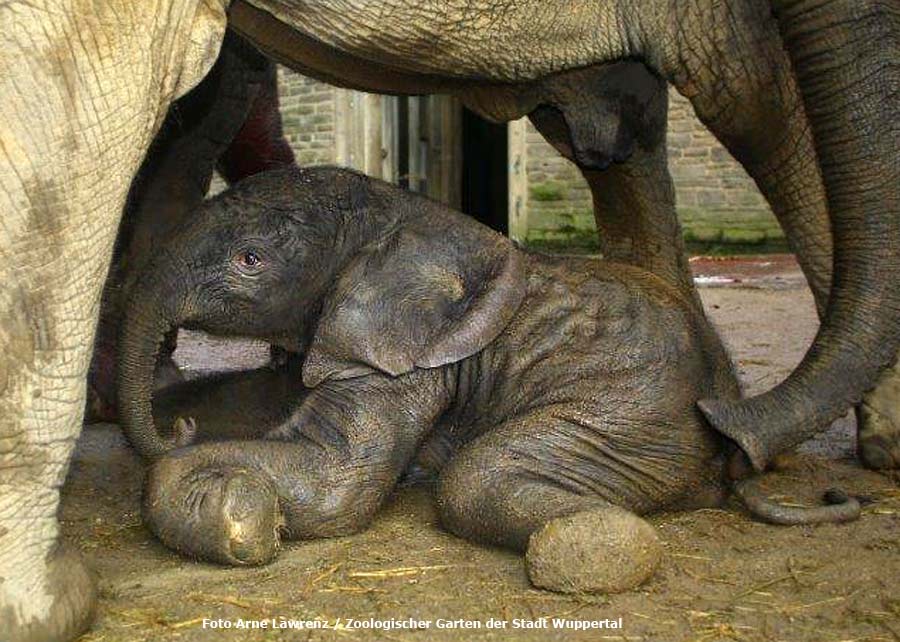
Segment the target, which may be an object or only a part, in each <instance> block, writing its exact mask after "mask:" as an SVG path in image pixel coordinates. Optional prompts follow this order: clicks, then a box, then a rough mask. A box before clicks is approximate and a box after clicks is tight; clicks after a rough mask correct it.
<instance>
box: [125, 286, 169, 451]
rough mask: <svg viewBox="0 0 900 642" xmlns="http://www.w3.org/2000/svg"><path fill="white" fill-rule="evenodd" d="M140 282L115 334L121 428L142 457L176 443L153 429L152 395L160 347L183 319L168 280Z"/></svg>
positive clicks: (166, 449) (164, 449) (167, 448)
mask: <svg viewBox="0 0 900 642" xmlns="http://www.w3.org/2000/svg"><path fill="white" fill-rule="evenodd" d="M149 274H152V271H151V272H148V275H149ZM142 281H144V282H143V283H139V284H138V286H137V287H135V288H134V289H133V295H132V297H131V300H130V301H129V302H128V305H127V308H126V313H125V320H124V324H123V326H122V328H121V331H120V335H119V349H118V359H119V363H118V395H119V400H118V401H119V412H120V417H121V422H122V428H123V429H124V431H125V434H126V436H127V437H128V440H129V441H130V442H131V445H132V446H133V447H134V449H135V450H137V451H138V453H139V454H140V455H141V456H142V457H145V458H148V459H155V458H156V457H159V456H160V455H162V454H163V453H165V452H167V451H169V450H171V449H172V448H174V447H175V443H174V441H172V440H171V439H166V438H163V437H162V436H161V435H160V434H159V432H158V431H157V430H156V427H155V425H154V422H153V411H152V406H151V400H152V399H151V396H152V394H153V383H154V373H155V369H156V361H157V358H158V356H159V351H160V346H161V345H162V343H163V339H164V338H165V336H166V334H167V333H168V332H169V331H170V330H171V329H172V328H173V327H177V325H178V324H179V323H180V322H181V321H182V320H183V319H184V316H185V305H184V300H185V297H184V294H183V291H182V292H179V289H178V287H177V286H172V285H171V281H169V282H168V284H167V283H165V282H160V281H158V280H154V282H152V283H149V284H148V283H147V281H148V279H142Z"/></svg>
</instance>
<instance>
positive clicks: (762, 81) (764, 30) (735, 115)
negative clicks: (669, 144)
mask: <svg viewBox="0 0 900 642" xmlns="http://www.w3.org/2000/svg"><path fill="white" fill-rule="evenodd" d="M709 11H711V12H712V11H716V9H713V8H710V9H709ZM710 20H711V21H714V20H713V16H712V14H711V15H710ZM741 24H742V27H743V28H745V29H748V30H752V31H753V37H752V38H734V39H730V40H728V41H727V42H728V43H730V44H729V45H728V46H729V47H735V46H739V47H743V48H742V49H734V50H728V52H727V55H726V56H724V57H725V58H727V59H730V60H741V61H744V65H748V66H745V67H741V68H739V69H735V70H732V72H731V73H729V71H728V70H722V69H721V68H720V69H719V71H718V73H715V72H714V67H713V65H712V63H711V62H710V61H707V64H708V67H706V68H703V69H699V70H697V71H696V72H695V73H694V74H693V77H692V84H691V85H689V86H688V87H681V89H683V90H685V91H686V93H687V90H689V91H690V93H691V94H693V96H692V103H693V105H694V108H695V110H696V111H697V115H698V116H699V117H700V119H701V120H702V121H703V122H704V124H705V125H706V126H707V127H709V129H710V131H712V132H713V134H715V136H716V137H717V138H718V139H719V140H720V141H721V142H722V143H723V144H724V145H725V146H726V147H727V148H728V150H729V151H730V152H731V154H732V155H733V156H734V157H735V159H737V160H738V161H739V162H740V163H741V164H742V165H743V166H744V168H745V169H746V170H747V172H748V173H749V174H750V176H751V177H752V178H753V179H754V181H755V182H756V184H757V185H758V186H759V188H760V191H761V192H762V194H763V195H764V196H765V198H766V200H767V201H768V203H769V205H770V206H771V208H772V211H773V212H774V214H775V216H776V217H777V219H778V221H779V223H780V224H781V226H782V228H783V229H784V232H785V235H786V237H787V240H788V243H789V245H790V247H791V249H792V250H793V251H794V253H795V254H796V256H797V260H798V262H799V264H800V267H801V268H802V270H803V273H804V275H805V276H806V279H807V281H808V283H809V286H810V289H811V290H812V293H813V296H814V298H815V302H816V308H817V310H818V312H819V316H820V317H821V316H823V315H824V313H825V310H826V306H827V305H828V296H829V291H830V288H831V278H832V259H833V254H832V252H833V239H832V232H831V222H830V221H829V217H828V204H827V199H826V195H825V189H824V186H823V182H822V176H821V173H820V171H819V163H818V159H817V156H816V152H815V148H814V146H813V139H812V135H811V133H810V128H809V123H808V121H807V118H806V113H805V110H804V106H803V103H802V100H801V97H800V93H799V91H798V88H797V85H796V81H795V78H794V75H793V73H792V71H791V63H790V60H789V59H788V56H787V53H786V52H785V50H784V48H783V46H782V43H781V40H780V37H779V34H778V30H777V26H776V25H775V24H774V22H773V21H772V20H771V18H766V19H756V18H755V17H754V16H749V17H748V18H746V19H744V20H743V21H742V23H741ZM751 43H752V44H751ZM721 46H724V45H721V44H719V47H721ZM703 50H704V51H706V50H710V51H713V50H716V48H715V47H713V46H712V45H711V44H710V45H709V47H708V48H706V49H703ZM685 60H688V61H690V60H694V61H695V62H696V61H697V60H700V59H694V58H691V57H689V56H687V55H686V56H685ZM676 80H677V77H676ZM676 84H677V83H676ZM723 87H724V88H726V89H727V91H722V88H723ZM735 97H736V99H735ZM857 418H858V425H859V430H858V436H859V439H858V445H859V453H860V457H861V459H862V461H863V463H864V464H866V465H867V466H869V467H872V468H891V467H897V466H900V372H898V371H897V369H896V366H894V368H892V369H888V370H886V371H884V372H883V373H882V375H881V377H880V379H879V384H878V386H877V387H876V388H875V389H874V390H873V391H871V392H869V393H868V394H867V395H866V396H865V397H864V399H863V402H862V404H861V405H860V406H858V408H857Z"/></svg>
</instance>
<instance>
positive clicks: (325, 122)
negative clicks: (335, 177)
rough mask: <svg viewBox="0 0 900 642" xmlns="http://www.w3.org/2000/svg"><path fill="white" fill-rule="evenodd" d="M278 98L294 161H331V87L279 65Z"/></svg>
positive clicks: (307, 162) (332, 146) (332, 139)
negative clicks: (295, 159) (295, 158)
mask: <svg viewBox="0 0 900 642" xmlns="http://www.w3.org/2000/svg"><path fill="white" fill-rule="evenodd" d="M278 88H279V100H280V101H281V117H282V120H283V122H284V132H285V135H286V136H287V139H288V142H289V143H290V144H291V148H292V149H293V150H294V154H295V155H296V156H297V163H299V164H300V165H325V164H328V163H333V162H334V158H335V153H334V152H335V147H334V88H333V87H332V86H331V85H327V84H325V83H322V82H319V81H317V80H313V79H311V78H307V77H306V76H301V75H300V74H297V73H294V72H292V71H289V70H287V69H285V68H284V67H279V69H278Z"/></svg>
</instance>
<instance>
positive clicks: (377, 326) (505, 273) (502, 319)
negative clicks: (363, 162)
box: [303, 208, 525, 386]
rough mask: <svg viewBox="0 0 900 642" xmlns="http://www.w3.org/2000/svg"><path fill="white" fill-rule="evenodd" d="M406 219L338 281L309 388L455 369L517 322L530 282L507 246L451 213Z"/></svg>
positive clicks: (309, 368)
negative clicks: (364, 378)
mask: <svg viewBox="0 0 900 642" xmlns="http://www.w3.org/2000/svg"><path fill="white" fill-rule="evenodd" d="M429 209H430V208H429ZM410 219H411V220H407V221H403V222H401V223H400V224H399V225H398V226H397V227H396V228H394V230H393V231H392V232H391V233H389V234H388V235H387V236H385V237H383V238H382V239H380V240H378V241H376V242H374V243H372V244H370V245H369V246H367V247H365V248H364V249H363V250H362V251H361V252H360V253H359V254H358V255H357V256H356V257H355V258H354V260H353V261H352V262H351V264H350V265H349V266H348V267H347V269H346V270H344V272H343V273H342V274H341V275H340V277H339V279H338V282H337V283H336V285H335V288H334V289H333V290H332V292H331V294H330V296H328V297H327V299H326V301H325V304H324V307H323V310H322V314H321V317H320V319H319V324H318V326H317V328H316V332H315V335H314V337H313V340H312V343H311V344H310V348H309V350H308V352H307V357H306V362H305V363H304V365H303V381H304V383H305V384H306V385H307V386H315V385H318V384H319V383H321V382H322V381H324V380H326V379H349V378H351V377H357V376H361V375H364V374H368V373H370V372H372V371H381V372H386V373H388V374H390V375H393V376H398V375H401V374H403V373H406V372H409V371H411V370H413V369H414V368H434V367H437V366H441V365H444V364H448V363H453V362H456V361H459V360H461V359H464V358H466V357H468V356H471V355H472V354H475V353H476V352H478V351H479V350H481V349H483V348H484V347H485V346H486V345H487V344H489V343H490V342H491V341H493V340H494V339H495V338H496V337H497V335H498V334H500V332H501V331H502V330H503V328H504V327H506V325H507V323H509V321H510V319H511V318H512V316H513V315H514V314H515V312H516V310H517V309H518V307H519V304H520V303H521V302H522V297H523V296H524V292H525V281H524V276H523V265H522V263H523V261H522V255H521V254H520V253H519V252H518V251H517V250H516V249H515V248H514V246H513V245H512V243H511V242H510V241H509V240H508V239H506V238H505V237H503V236H500V235H499V234H496V233H495V232H492V231H491V230H489V229H488V228H486V227H484V226H482V225H480V224H479V223H476V222H475V221H473V220H471V219H470V218H468V217H466V216H464V215H462V214H457V213H455V212H451V211H449V210H439V209H438V208H434V209H433V211H430V212H428V213H427V214H424V215H422V216H418V217H417V216H416V213H411V216H410Z"/></svg>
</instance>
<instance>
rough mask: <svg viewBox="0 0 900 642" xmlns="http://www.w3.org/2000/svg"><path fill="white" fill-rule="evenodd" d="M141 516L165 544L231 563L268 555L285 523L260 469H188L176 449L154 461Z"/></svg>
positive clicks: (254, 561) (272, 489)
mask: <svg viewBox="0 0 900 642" xmlns="http://www.w3.org/2000/svg"><path fill="white" fill-rule="evenodd" d="M189 451H190V449H185V450H184V451H179V452H189ZM144 521H145V522H146V523H147V525H148V527H149V528H150V530H152V531H153V533H154V534H155V535H156V536H157V537H158V538H159V539H160V540H161V541H162V542H163V543H164V544H165V545H166V546H168V547H170V548H173V549H175V550H177V551H179V552H181V553H184V554H185V555H188V556H191V557H196V558H199V559H204V560H209V561H211V562H218V563H220V564H229V565H255V564H264V563H266V562H268V561H270V560H271V559H272V558H273V557H274V556H275V554H276V552H277V550H278V546H279V540H280V538H279V530H280V529H281V527H282V525H283V518H282V515H281V512H280V510H279V507H278V495H277V493H276V491H275V487H274V485H273V484H272V482H271V481H270V480H269V479H267V478H266V477H264V476H263V475H262V474H261V473H259V472H256V471H253V470H249V469H244V468H228V467H220V466H206V467H197V468H192V469H191V468H187V469H186V468H185V467H184V466H183V465H182V464H181V463H180V462H179V455H178V453H174V454H173V455H170V456H167V457H163V458H162V459H160V460H159V461H158V462H157V463H156V464H155V465H154V466H153V469H152V470H151V472H150V475H149V476H148V479H147V483H146V485H145V489H144Z"/></svg>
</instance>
